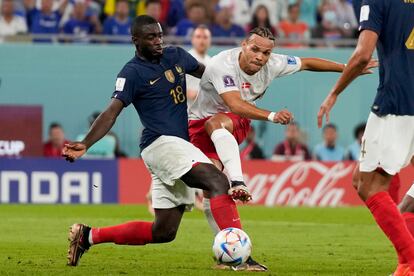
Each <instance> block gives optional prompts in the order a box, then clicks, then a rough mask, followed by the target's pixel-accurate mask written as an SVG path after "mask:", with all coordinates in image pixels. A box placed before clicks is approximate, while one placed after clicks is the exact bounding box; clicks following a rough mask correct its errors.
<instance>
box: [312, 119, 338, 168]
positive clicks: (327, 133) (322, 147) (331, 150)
mask: <svg viewBox="0 0 414 276" xmlns="http://www.w3.org/2000/svg"><path fill="white" fill-rule="evenodd" d="M337 138H338V134H337V128H336V126H335V125H334V124H327V125H325V126H324V128H323V140H324V142H323V143H321V144H319V145H316V147H315V150H314V156H315V159H316V160H318V161H342V160H344V159H345V150H344V148H343V147H341V146H338V145H337V144H336V140H337Z"/></svg>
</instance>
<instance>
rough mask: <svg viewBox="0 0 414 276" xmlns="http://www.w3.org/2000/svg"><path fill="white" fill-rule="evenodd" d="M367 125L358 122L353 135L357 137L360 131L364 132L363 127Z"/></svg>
mask: <svg viewBox="0 0 414 276" xmlns="http://www.w3.org/2000/svg"><path fill="white" fill-rule="evenodd" d="M366 126H367V124H366V123H360V124H358V125H357V126H356V127H355V128H354V137H355V139H357V138H358V135H359V134H360V133H361V132H362V133H364V131H365V127H366Z"/></svg>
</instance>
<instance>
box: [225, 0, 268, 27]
mask: <svg viewBox="0 0 414 276" xmlns="http://www.w3.org/2000/svg"><path fill="white" fill-rule="evenodd" d="M221 1H231V2H232V4H231V5H232V9H233V23H234V24H237V25H239V26H241V27H242V28H243V29H246V30H249V24H250V23H251V21H252V11H253V2H254V1H252V0H221ZM256 9H257V8H256ZM266 9H267V8H266Z"/></svg>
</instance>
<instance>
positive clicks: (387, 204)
mask: <svg viewBox="0 0 414 276" xmlns="http://www.w3.org/2000/svg"><path fill="white" fill-rule="evenodd" d="M359 18H360V31H361V33H360V36H359V39H358V45H357V47H356V49H355V51H354V53H353V55H352V57H351V58H350V60H349V62H348V66H346V68H345V70H344V72H343V74H342V75H341V77H340V78H339V80H338V82H337V83H336V84H335V86H334V87H333V88H332V90H331V92H330V93H329V95H328V96H327V97H326V99H325V100H324V102H323V103H322V105H321V107H320V110H319V113H318V126H319V127H321V125H322V120H323V118H324V116H326V121H329V112H330V110H331V109H332V107H333V106H334V104H335V102H336V100H337V97H338V95H339V94H340V93H341V92H342V91H343V90H344V89H345V88H346V87H347V86H348V85H349V84H350V83H351V82H352V81H353V80H354V79H355V78H356V77H357V76H358V75H359V74H360V72H361V70H363V68H364V67H365V65H366V64H367V63H368V62H369V60H370V59H371V55H372V54H373V52H374V49H375V47H377V51H378V56H379V60H380V72H379V73H380V84H379V87H378V91H377V96H376V98H375V100H374V104H373V105H372V108H371V113H370V115H369V117H368V122H367V127H366V130H365V133H364V136H363V137H362V145H361V152H360V160H359V161H360V163H359V167H357V169H356V171H355V173H354V180H355V185H356V188H357V190H358V194H359V196H360V197H361V199H362V200H364V201H365V203H366V205H367V207H368V208H369V210H370V211H371V213H372V215H373V216H374V218H375V220H376V222H377V224H378V225H379V226H380V227H381V229H382V230H383V231H384V233H385V234H386V235H387V237H388V238H389V239H390V241H391V242H392V243H393V245H394V247H395V249H396V251H397V254H398V261H399V265H398V267H397V270H396V271H395V273H394V274H393V275H414V238H413V237H412V235H411V234H410V232H409V230H408V228H407V224H406V223H405V221H404V218H403V217H402V215H401V214H400V212H399V211H398V208H397V206H396V204H395V203H394V202H393V200H392V199H391V197H390V196H389V194H388V193H387V190H388V186H389V183H390V180H391V178H392V176H393V175H395V174H396V173H398V172H399V171H400V170H401V169H402V168H404V167H405V166H406V165H408V164H409V163H410V160H411V159H412V157H413V155H414V0H363V1H362V6H361V10H360V17H359Z"/></svg>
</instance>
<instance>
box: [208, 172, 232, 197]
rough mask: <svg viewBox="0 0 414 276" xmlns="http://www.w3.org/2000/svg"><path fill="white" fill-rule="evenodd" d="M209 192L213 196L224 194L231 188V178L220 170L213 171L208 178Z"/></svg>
mask: <svg viewBox="0 0 414 276" xmlns="http://www.w3.org/2000/svg"><path fill="white" fill-rule="evenodd" d="M207 182H208V187H209V192H210V195H211V196H212V197H214V196H217V195H222V194H227V191H228V189H229V187H230V186H229V180H228V179H227V177H226V176H225V175H224V174H223V173H222V172H220V171H218V170H217V172H213V173H211V174H210V175H209V177H208V179H207Z"/></svg>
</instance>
